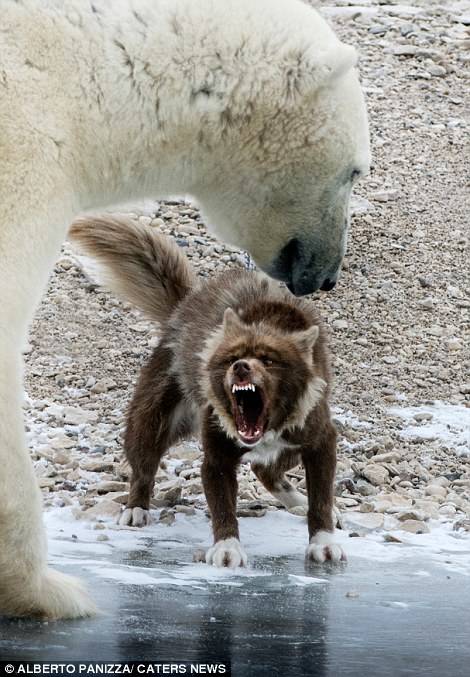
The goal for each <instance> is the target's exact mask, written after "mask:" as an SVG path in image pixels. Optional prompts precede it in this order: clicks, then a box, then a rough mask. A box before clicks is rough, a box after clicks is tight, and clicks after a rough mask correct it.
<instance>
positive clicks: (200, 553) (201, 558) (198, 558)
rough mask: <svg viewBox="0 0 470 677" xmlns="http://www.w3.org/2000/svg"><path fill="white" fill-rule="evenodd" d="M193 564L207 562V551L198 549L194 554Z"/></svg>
mask: <svg viewBox="0 0 470 677" xmlns="http://www.w3.org/2000/svg"><path fill="white" fill-rule="evenodd" d="M193 562H196V563H199V562H204V564H205V562H206V551H205V550H203V549H202V548H197V550H195V551H194V552H193Z"/></svg>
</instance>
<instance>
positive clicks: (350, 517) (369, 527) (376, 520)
mask: <svg viewBox="0 0 470 677" xmlns="http://www.w3.org/2000/svg"><path fill="white" fill-rule="evenodd" d="M343 521H344V524H345V527H346V528H347V529H362V530H366V531H374V530H375V529H381V528H382V527H383V524H384V516H383V515H382V514H381V513H375V512H369V513H359V512H346V513H344V514H343Z"/></svg>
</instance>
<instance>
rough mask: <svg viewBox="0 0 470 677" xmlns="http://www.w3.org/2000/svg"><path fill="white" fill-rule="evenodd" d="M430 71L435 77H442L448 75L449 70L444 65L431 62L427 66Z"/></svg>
mask: <svg viewBox="0 0 470 677" xmlns="http://www.w3.org/2000/svg"><path fill="white" fill-rule="evenodd" d="M427 71H428V73H431V75H433V76H434V77H438V78H442V77H444V75H447V70H446V69H445V68H444V66H439V65H438V64H435V63H434V64H431V65H429V66H428V68H427Z"/></svg>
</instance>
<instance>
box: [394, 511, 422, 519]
mask: <svg viewBox="0 0 470 677" xmlns="http://www.w3.org/2000/svg"><path fill="white" fill-rule="evenodd" d="M396 517H397V519H399V520H400V522H407V521H409V520H414V521H415V522H424V521H425V520H427V519H429V517H428V515H425V513H424V512H423V511H422V510H405V511H404V512H399V513H397V515H396Z"/></svg>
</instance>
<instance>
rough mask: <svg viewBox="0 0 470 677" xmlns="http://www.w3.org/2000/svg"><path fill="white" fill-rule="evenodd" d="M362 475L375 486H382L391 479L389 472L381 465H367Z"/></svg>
mask: <svg viewBox="0 0 470 677" xmlns="http://www.w3.org/2000/svg"><path fill="white" fill-rule="evenodd" d="M361 474H362V476H363V477H365V479H366V480H367V481H368V482H370V483H371V484H373V485H374V486H376V487H378V486H382V484H385V483H386V482H387V480H388V479H389V472H388V470H387V469H386V468H384V467H383V466H381V465H366V467H365V468H363V469H362V472H361Z"/></svg>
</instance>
